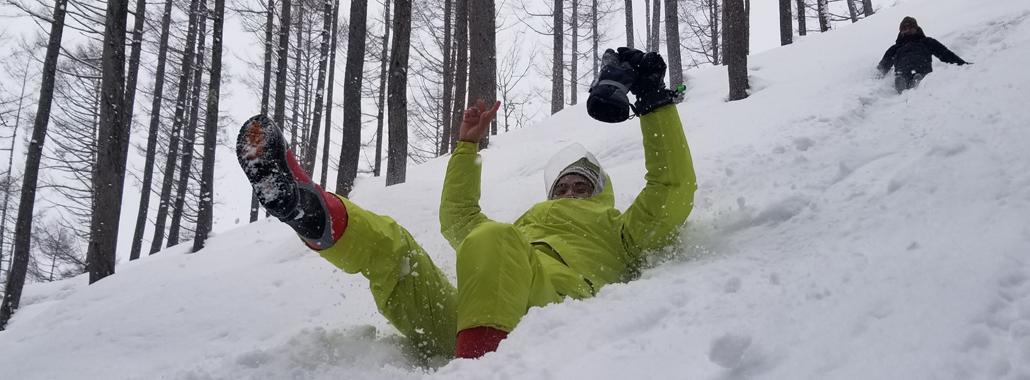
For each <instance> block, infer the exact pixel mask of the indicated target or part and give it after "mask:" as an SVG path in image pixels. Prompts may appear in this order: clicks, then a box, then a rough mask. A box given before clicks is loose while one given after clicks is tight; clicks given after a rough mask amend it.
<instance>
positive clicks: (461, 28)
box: [451, 0, 469, 152]
mask: <svg viewBox="0 0 1030 380" xmlns="http://www.w3.org/2000/svg"><path fill="white" fill-rule="evenodd" d="M454 6H455V8H454V12H455V13H454V19H455V28H454V43H455V44H456V45H457V46H456V47H455V49H456V51H455V52H454V55H455V58H454V73H455V77H454V104H453V105H452V108H453V109H454V112H452V113H451V151H452V152H453V151H454V147H455V146H457V145H458V127H460V126H461V116H462V113H463V112H465V95H466V94H467V93H468V92H467V91H468V64H469V48H468V43H469V5H468V0H456V2H455V3H454Z"/></svg>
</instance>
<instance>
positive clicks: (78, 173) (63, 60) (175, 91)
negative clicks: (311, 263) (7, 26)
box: [0, 0, 875, 329]
mask: <svg viewBox="0 0 1030 380" xmlns="http://www.w3.org/2000/svg"><path fill="white" fill-rule="evenodd" d="M9 4H10V5H9V8H11V9H13V10H14V11H15V12H17V13H18V14H20V15H21V16H22V17H24V18H26V19H31V20H32V21H33V22H34V23H35V24H36V25H39V27H40V28H39V31H38V33H36V35H35V36H33V38H22V39H21V40H17V39H14V38H12V37H11V36H9V35H7V34H5V33H4V32H2V31H0V47H3V48H4V49H5V50H6V51H10V52H11V53H10V54H6V56H4V57H0V65H2V67H3V69H4V75H3V78H2V79H3V81H2V82H0V126H2V127H3V129H2V130H0V157H2V158H4V160H2V161H0V206H2V213H0V281H2V283H3V285H4V287H3V304H2V305H0V329H2V328H3V326H4V325H5V323H6V321H7V320H8V319H9V318H10V316H11V315H12V313H13V312H14V311H15V310H16V309H17V308H18V304H19V298H20V296H21V291H22V288H23V286H24V284H25V283H26V281H53V280H58V279H62V278H66V277H71V276H77V275H80V274H83V273H86V272H89V275H90V282H91V283H92V282H95V281H100V280H102V279H103V278H105V277H106V276H110V275H113V274H114V273H115V272H116V267H117V265H118V262H119V260H118V257H119V255H117V254H116V253H117V252H119V247H118V241H119V239H118V237H119V234H125V235H126V237H127V238H126V239H125V240H126V241H129V242H130V244H129V246H128V247H124V249H127V250H128V259H129V260H136V259H139V258H140V257H141V256H143V255H142V252H143V249H144V247H145V244H149V249H148V250H147V252H148V253H149V254H155V253H158V252H161V251H162V250H164V249H165V248H167V247H170V246H173V245H176V244H179V243H180V242H184V241H192V249H191V250H190V251H191V252H197V251H200V250H202V249H203V248H204V246H205V244H204V243H205V239H206V238H207V237H208V236H209V235H210V234H211V233H212V231H213V229H214V227H215V225H216V222H217V221H218V220H219V219H230V220H232V219H243V220H249V221H251V222H253V221H255V220H257V219H259V218H260V216H261V215H260V214H261V213H259V206H258V204H257V202H256V198H254V197H249V198H250V199H248V200H249V201H250V202H249V203H250V207H249V208H248V213H247V214H248V215H239V216H221V215H219V214H217V213H216V210H217V207H218V205H219V204H220V202H221V200H220V199H218V198H217V194H218V191H217V186H218V185H217V184H218V179H219V178H220V175H219V173H217V170H216V164H215V155H216V153H217V152H219V151H224V149H225V148H231V147H230V145H231V142H229V141H225V140H231V139H233V138H234V134H235V131H236V127H237V126H236V125H234V124H235V123H237V122H238V120H232V119H231V118H229V117H228V116H227V115H226V113H225V111H224V110H222V109H221V108H222V106H221V104H223V103H222V98H223V97H224V96H225V95H226V94H227V90H226V88H227V85H229V84H231V85H232V86H233V87H234V88H243V89H246V90H245V92H246V93H245V94H237V95H242V98H244V99H248V100H249V99H252V100H249V103H250V104H251V105H252V107H253V109H254V110H255V111H254V112H255V113H256V112H261V113H265V114H269V115H270V116H271V117H272V118H273V120H274V121H275V122H276V123H277V124H278V125H279V126H280V127H281V128H282V129H283V131H284V133H285V134H286V136H287V138H288V140H289V145H290V149H291V150H292V152H293V153H294V154H296V155H297V157H298V159H299V160H300V162H301V164H302V166H303V167H304V168H305V169H307V170H308V171H309V172H311V174H312V177H313V178H318V179H319V181H318V182H319V184H321V185H322V186H323V187H326V186H327V185H328V184H329V183H332V182H333V181H335V186H334V187H333V188H331V189H330V190H334V191H336V192H338V193H340V194H343V195H348V194H349V193H350V192H351V191H352V189H353V188H354V186H355V185H356V184H357V183H358V182H359V181H360V180H361V178H362V177H378V176H380V175H383V174H385V176H386V178H385V183H386V185H394V184H400V183H404V182H405V181H406V169H407V166H408V165H410V164H412V163H420V162H424V161H426V160H429V159H432V158H435V157H439V156H443V155H447V154H448V153H449V152H450V151H451V150H452V149H454V147H455V144H456V141H457V128H458V126H459V124H460V118H461V114H462V111H463V110H464V109H465V108H466V107H467V106H468V105H469V104H472V102H474V101H475V100H476V99H482V100H484V101H488V102H489V101H493V100H499V101H500V102H501V105H502V107H501V111H500V112H499V115H498V117H497V120H496V121H495V123H494V125H493V126H492V128H491V130H490V134H491V135H496V134H499V133H505V132H509V131H511V130H514V129H518V128H522V127H524V126H526V125H528V124H530V123H531V122H532V121H533V120H535V119H537V118H539V117H545V116H546V114H547V112H546V110H544V108H547V107H549V111H550V113H552V114H553V113H556V112H559V111H561V110H563V109H564V108H566V107H567V106H571V105H575V104H576V103H577V102H579V101H580V100H581V99H580V95H581V94H583V93H584V92H585V91H587V89H588V87H589V86H590V83H591V82H592V81H593V78H594V76H596V75H597V72H598V71H599V64H600V54H601V52H602V51H603V50H604V49H605V48H608V47H616V46H614V45H626V46H630V47H634V46H635V47H638V48H643V49H646V50H652V51H659V52H661V53H662V54H663V55H664V56H665V57H666V60H667V62H668V64H669V75H668V81H669V83H670V84H680V83H683V82H685V81H686V80H687V79H686V75H685V73H686V72H687V71H688V70H689V69H691V68H693V67H698V66H702V65H727V66H728V77H729V78H728V82H727V94H728V96H727V99H728V100H738V99H743V98H746V97H747V96H748V91H749V80H748V70H747V58H748V55H749V54H750V42H749V41H750V38H749V36H750V34H749V33H750V18H751V17H752V16H751V14H750V0H643V1H640V0H637V1H631V0H538V1H531V0H518V1H514V2H510V1H509V2H497V1H495V0H444V1H438V2H415V1H411V0H373V1H367V0H355V1H351V2H350V3H344V4H348V8H347V9H346V12H345V15H341V14H340V7H341V4H340V2H339V0H255V1H244V0H237V1H233V2H230V3H229V4H226V3H225V2H224V0H215V1H211V0H164V1H155V0H152V1H150V2H148V1H146V0H136V1H134V2H130V1H129V0H112V1H109V2H105V3H99V2H68V1H67V0H17V1H12V2H10V3H9ZM778 6H779V8H778V9H779V12H778V14H777V16H778V19H779V22H780V23H779V26H780V42H781V44H784V45H786V44H790V43H792V42H793V41H795V39H796V38H798V37H799V36H804V35H806V34H807V33H809V32H815V31H822V32H826V31H830V30H832V29H833V28H834V25H835V23H839V22H858V21H860V20H861V19H863V18H865V17H869V16H871V15H873V14H874V12H875V9H874V7H873V4H872V1H871V0H780V1H779V3H778ZM640 15H643V20H644V22H643V25H642V26H641V25H634V17H639V16H640ZM227 18H235V19H236V20H238V24H239V25H240V26H241V27H242V28H243V31H244V32H246V33H247V35H248V36H249V37H250V38H251V39H252V41H251V42H253V46H256V47H259V48H258V49H256V50H257V51H255V52H254V53H253V54H249V55H245V56H242V57H239V59H240V60H242V62H243V65H238V66H236V67H233V66H232V65H225V64H223V56H227V53H225V52H223V50H224V46H226V44H224V42H228V43H229V46H231V45H232V44H237V43H241V42H238V41H223V36H226V35H227V34H226V31H225V28H226V25H227V23H226V19H227ZM499 32H501V33H505V36H509V37H510V38H500V37H499V34H498V33H499ZM65 35H74V36H75V38H71V39H66V38H64V36H65ZM531 37H532V38H536V37H539V38H540V39H541V41H543V40H546V41H547V43H540V44H524V43H521V41H522V40H523V39H529V38H531ZM337 55H341V56H342V58H341V59H340V60H337V59H336V57H337ZM337 62H343V63H341V64H339V65H338V64H337ZM223 70H226V71H225V72H223ZM234 70H235V71H234ZM244 72H247V73H251V74H253V75H249V74H244ZM534 77H542V78H545V79H546V81H534V80H532V78H534ZM688 86H689V84H688ZM548 87H549V88H548ZM548 90H550V91H548ZM258 110H260V111H258ZM538 110H539V111H538ZM488 141H489V139H486V140H484V143H483V146H482V147H483V148H487V146H488V145H487V144H488ZM219 147H222V149H220V148H219ZM130 158H131V159H130ZM384 164H385V165H386V168H385V173H383V172H384V170H383V168H382V165H384ZM127 186H129V187H130V188H128V189H126V187H127ZM126 192H136V193H138V195H139V198H138V201H137V200H135V199H134V201H133V202H132V204H128V203H126V204H123V203H122V202H123V194H124V193H126ZM123 210H128V211H130V212H129V214H134V215H136V218H135V219H134V220H128V221H123V220H121V219H120V217H121V215H122V214H123ZM127 224H130V225H132V227H133V228H132V229H131V232H129V231H120V230H119V225H127ZM129 233H131V239H129V238H128V237H129V235H128V234H129Z"/></svg>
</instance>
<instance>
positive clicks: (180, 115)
mask: <svg viewBox="0 0 1030 380" xmlns="http://www.w3.org/2000/svg"><path fill="white" fill-rule="evenodd" d="M199 3H200V0H192V1H191V2H190V19H189V26H188V27H187V30H186V46H185V47H184V48H183V53H182V70H180V71H179V89H178V94H176V97H175V118H174V120H173V124H172V137H171V138H170V139H169V142H168V159H167V160H166V161H165V168H164V180H163V181H162V183H161V203H160V204H159V205H158V207H157V221H156V222H155V223H154V239H153V240H151V241H150V254H151V255H152V254H154V253H157V251H160V250H161V247H162V246H164V244H163V243H164V234H165V223H166V221H165V219H167V218H168V207H169V203H170V201H171V193H172V183H173V181H175V159H176V157H177V156H178V155H179V134H180V133H181V132H182V129H183V124H185V123H186V102H187V100H188V99H187V98H188V97H189V96H188V95H189V88H190V75H192V73H193V70H195V69H196V68H194V67H193V60H194V58H193V53H194V51H193V49H194V47H195V45H196V43H197V24H198V23H199V20H197V17H198V14H199V13H200V11H199V10H198V7H199ZM197 70H199V69H197ZM155 96H157V95H155ZM183 149H185V148H183Z"/></svg>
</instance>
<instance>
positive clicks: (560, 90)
mask: <svg viewBox="0 0 1030 380" xmlns="http://www.w3.org/2000/svg"><path fill="white" fill-rule="evenodd" d="M563 7H564V4H562V0H554V24H553V26H554V28H553V29H554V31H553V33H552V34H553V35H554V51H553V52H552V54H551V60H552V62H551V114H552V115H553V114H555V113H558V111H561V110H562V108H565V78H564V75H565V62H564V59H565V47H564V46H563V43H564V40H565V38H564V37H565V36H564V35H563V34H564V31H565V30H564V28H565V27H564V25H563V22H564V20H565V16H564V15H563V14H562V13H563V11H564V9H563Z"/></svg>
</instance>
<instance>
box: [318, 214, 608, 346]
mask: <svg viewBox="0 0 1030 380" xmlns="http://www.w3.org/2000/svg"><path fill="white" fill-rule="evenodd" d="M340 199H341V200H342V201H343V203H344V205H345V206H346V208H347V217H348V221H347V229H346V231H344V233H343V236H342V237H341V238H340V239H339V240H338V241H337V242H336V243H335V244H334V245H333V246H332V247H329V248H327V249H325V250H322V251H320V252H319V254H321V256H322V257H323V258H325V259H326V260H328V261H329V262H330V263H332V264H333V265H335V266H337V267H339V268H340V269H342V270H344V271H345V272H347V273H361V274H362V275H363V276H365V278H367V279H368V281H369V285H370V286H369V287H370V289H371V291H372V296H373V298H374V299H375V302H376V306H377V307H378V309H379V312H380V313H382V315H383V316H385V317H386V319H387V320H388V321H390V323H391V324H392V325H393V326H394V327H396V328H397V330H399V331H400V332H401V334H404V336H406V337H407V338H408V339H410V340H411V341H412V343H413V344H414V345H415V346H416V347H418V349H419V350H420V351H421V352H423V353H424V354H426V355H428V356H440V355H442V356H448V357H449V356H452V355H454V340H455V337H456V335H457V332H458V331H461V330H464V329H467V328H471V327H479V326H488V327H493V328H497V329H500V330H504V331H511V330H512V329H514V328H515V325H517V324H518V322H519V320H520V319H521V318H522V316H523V315H525V313H526V311H528V310H529V308H530V307H533V306H544V305H546V304H549V303H555V302H560V301H561V300H562V298H563V295H562V294H566V295H570V296H573V297H576V298H581V297H583V296H589V295H583V294H578V293H577V292H575V291H569V292H565V291H559V290H560V289H559V290H556V289H555V286H554V285H553V284H552V281H551V279H552V278H559V279H560V278H568V276H570V275H573V276H574V274H572V272H571V269H569V268H568V267H566V266H565V265H563V264H562V263H561V262H559V261H558V260H556V259H555V258H552V257H551V256H549V255H548V254H546V253H544V252H542V251H541V250H538V249H535V248H534V247H533V246H532V245H531V244H530V243H529V242H528V241H527V240H526V238H525V237H524V236H523V234H522V233H521V232H519V231H518V230H517V229H516V228H515V227H514V226H512V225H510V224H503V223H497V222H485V223H482V224H480V225H479V226H477V227H476V228H475V229H473V230H472V232H471V233H469V235H468V236H467V237H466V238H465V240H464V241H463V242H462V243H461V245H460V246H459V247H458V249H457V255H458V256H457V277H458V287H457V289H455V287H454V286H453V285H451V283H450V282H449V281H448V280H447V278H446V276H444V274H443V273H442V272H441V271H440V269H439V268H437V267H436V265H434V264H433V262H432V261H431V260H430V258H429V256H428V255H427V254H426V252H425V250H424V249H423V248H422V247H421V246H420V245H419V244H418V242H416V241H415V239H414V238H412V236H411V234H410V233H408V231H407V230H405V229H404V228H403V227H401V226H400V225H399V224H397V222H396V221H394V220H393V218H390V217H386V216H381V215H377V214H375V213H372V212H369V211H366V210H364V209H362V208H361V207H359V206H358V205H356V204H354V203H353V202H351V201H350V200H348V199H345V198H343V197H340ZM559 282H560V281H559Z"/></svg>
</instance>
